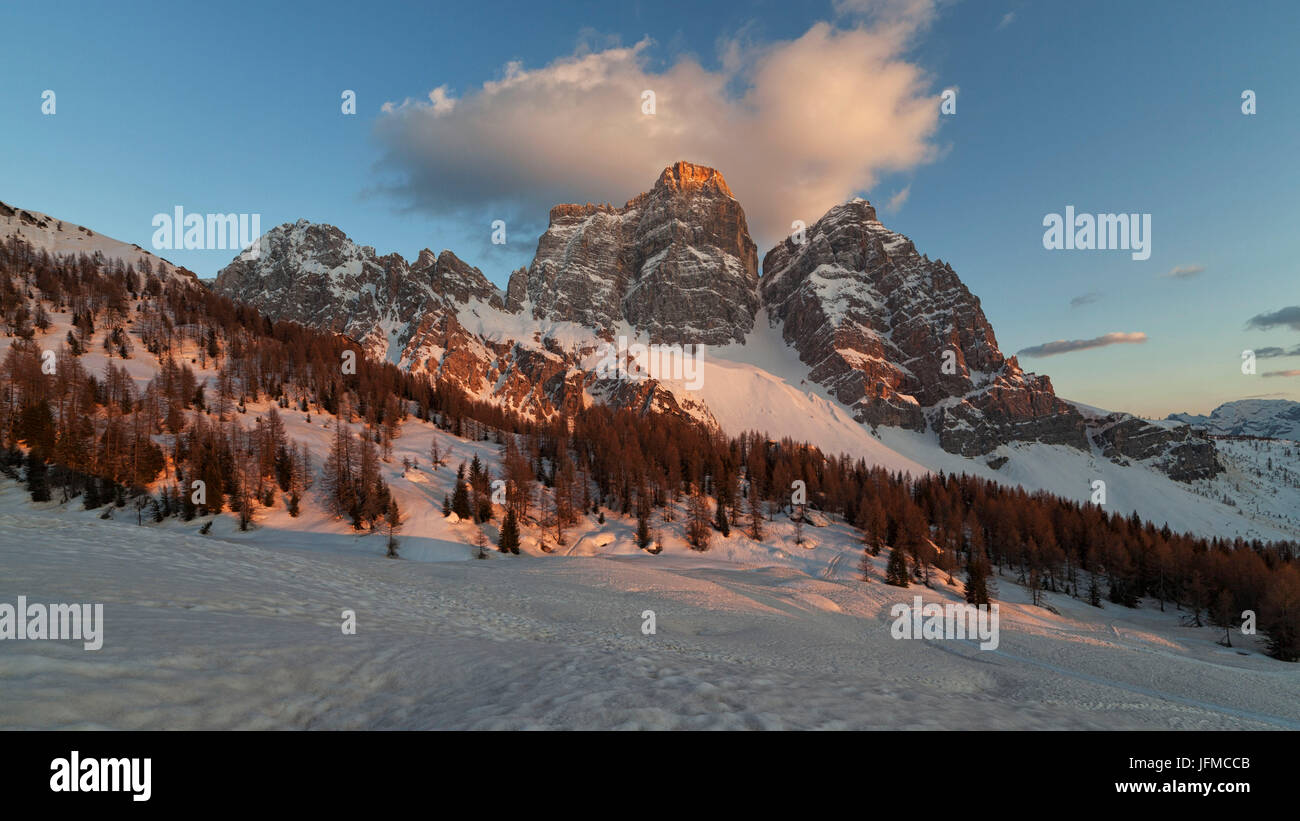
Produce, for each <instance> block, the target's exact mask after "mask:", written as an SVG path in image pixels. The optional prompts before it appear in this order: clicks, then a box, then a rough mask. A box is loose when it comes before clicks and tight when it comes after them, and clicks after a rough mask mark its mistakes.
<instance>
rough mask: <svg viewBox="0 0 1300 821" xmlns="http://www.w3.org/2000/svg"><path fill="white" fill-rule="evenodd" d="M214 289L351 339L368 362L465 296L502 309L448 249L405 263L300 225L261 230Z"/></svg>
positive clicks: (322, 228)
mask: <svg viewBox="0 0 1300 821" xmlns="http://www.w3.org/2000/svg"><path fill="white" fill-rule="evenodd" d="M213 288H214V290H216V291H217V292H218V293H222V294H226V295H227V296H230V297H232V298H235V299H240V300H242V301H244V302H247V303H249V304H251V305H253V306H254V307H256V308H258V309H259V310H261V311H262V312H263V313H265V314H266V315H268V316H270V317H271V318H273V319H288V320H293V321H295V322H301V323H302V324H304V325H311V326H313V327H316V328H323V329H326V330H331V331H336V332H338V333H341V334H345V335H347V336H350V337H352V338H353V339H356V340H358V341H359V342H360V343H361V345H362V347H363V348H364V349H365V351H366V353H367V354H368V355H370V356H372V357H375V358H384V357H388V356H389V355H390V354H396V353H400V352H401V351H402V350H403V349H404V348H405V346H406V345H407V344H408V343H409V341H410V340H411V338H412V336H413V335H414V334H415V332H416V330H418V328H419V327H420V326H421V325H423V324H424V323H426V322H432V321H436V320H437V319H438V318H440V317H442V316H443V315H444V314H446V313H448V312H452V313H454V311H455V309H456V306H457V305H460V304H463V303H465V302H468V301H469V300H471V299H479V300H482V301H484V302H488V303H490V304H493V305H497V306H501V305H503V304H504V301H503V299H502V295H501V293H500V291H499V290H498V289H497V288H496V287H495V286H493V285H492V283H491V282H489V281H488V280H487V278H486V277H484V276H483V274H482V272H480V271H479V270H478V269H477V268H474V267H472V266H470V265H468V264H466V263H465V262H463V261H461V260H460V259H458V258H457V257H456V255H455V254H453V253H451V252H450V251H443V252H442V253H441V254H439V255H437V256H434V254H433V252H432V251H429V250H424V251H421V252H420V254H419V256H418V257H417V258H416V261H415V263H414V264H412V265H408V264H407V262H406V260H404V259H403V258H402V257H401V256H399V255H397V254H389V255H387V256H382V257H381V256H377V255H376V254H375V249H374V248H371V247H369V246H359V245H357V244H356V243H354V242H352V241H351V240H350V239H348V238H347V236H346V235H344V233H343V232H342V231H340V230H339V229H338V228H335V227H334V226H332V225H317V224H314V223H310V222H307V221H306V220H299V221H298V222H296V223H293V224H288V223H286V224H284V225H280V226H278V227H276V228H273V229H271V230H270V231H268V232H267V233H266V234H265V235H263V237H262V238H261V240H260V241H259V242H258V246H257V253H256V254H253V253H252V252H249V251H246V252H244V253H242V254H240V255H239V256H238V257H236V258H235V259H234V261H233V262H231V263H230V264H229V265H227V266H226V267H225V268H223V269H222V270H221V271H220V272H219V273H218V274H217V281H216V283H215V284H214V285H213Z"/></svg>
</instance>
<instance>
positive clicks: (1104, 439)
mask: <svg viewBox="0 0 1300 821" xmlns="http://www.w3.org/2000/svg"><path fill="white" fill-rule="evenodd" d="M1092 438H1093V441H1094V442H1096V443H1097V445H1098V446H1099V447H1100V448H1101V451H1102V455H1104V456H1106V458H1108V459H1112V460H1114V461H1122V460H1124V459H1136V460H1140V461H1145V460H1149V459H1150V460H1155V462H1154V464H1155V465H1156V467H1158V468H1159V469H1160V470H1162V471H1163V472H1164V473H1166V474H1168V475H1169V478H1171V479H1176V480H1178V481H1180V482H1188V481H1192V480H1194V479H1208V478H1211V477H1213V476H1215V475H1217V474H1219V473H1222V472H1223V466H1222V465H1220V464H1219V459H1218V455H1217V453H1216V451H1215V448H1214V443H1213V442H1211V441H1210V440H1209V439H1207V438H1205V437H1204V436H1203V435H1201V434H1199V433H1197V432H1196V431H1193V430H1192V429H1191V427H1189V426H1187V425H1176V426H1172V427H1165V426H1161V425H1153V424H1151V423H1150V422H1147V421H1145V420H1142V419H1138V418H1137V417H1134V416H1130V415H1128V414H1123V413H1112V414H1110V415H1109V416H1107V417H1105V418H1104V420H1102V423H1101V424H1100V425H1099V426H1098V427H1097V430H1096V431H1095V432H1094V433H1093V435H1092Z"/></svg>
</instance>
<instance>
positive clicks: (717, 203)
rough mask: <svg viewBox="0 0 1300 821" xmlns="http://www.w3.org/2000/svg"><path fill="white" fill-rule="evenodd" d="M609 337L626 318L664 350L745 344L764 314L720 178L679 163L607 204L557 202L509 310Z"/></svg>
mask: <svg viewBox="0 0 1300 821" xmlns="http://www.w3.org/2000/svg"><path fill="white" fill-rule="evenodd" d="M525 300H526V301H527V302H528V303H529V304H530V305H531V310H532V314H533V316H534V317H536V318H539V319H541V318H545V319H558V320H568V321H571V322H576V323H578V324H581V325H585V326H587V327H589V328H594V329H596V330H597V331H599V332H601V333H602V335H605V336H608V335H609V334H610V333H611V332H612V330H613V329H614V328H615V327H616V326H617V325H618V324H619V323H620V322H621V321H626V322H627V323H629V324H630V325H631V326H632V327H633V328H635V329H637V330H638V331H642V332H645V333H647V334H648V335H649V336H650V340H651V341H652V342H662V343H665V344H693V343H705V344H715V345H716V344H726V343H728V342H739V341H743V340H744V338H745V334H746V333H748V332H749V330H750V329H751V328H752V327H753V325H754V314H755V312H756V311H757V310H758V303H759V297H758V256H757V253H756V250H755V247H754V242H753V240H751V239H750V237H749V229H748V227H747V226H746V224H745V213H744V211H743V210H742V209H741V207H740V203H738V202H737V201H736V199H735V197H733V196H732V194H731V189H730V188H728V187H727V183H726V181H725V180H723V178H722V175H721V174H719V173H718V172H717V171H715V170H713V169H712V168H706V167H704V166H700V165H692V164H691V163H685V162H679V163H677V164H676V165H673V166H671V167H669V168H666V169H664V171H663V173H662V174H660V175H659V180H658V182H656V183H655V185H654V188H652V189H651V190H650V191H649V192H647V193H645V194H641V195H639V196H637V197H634V198H633V199H631V200H629V201H628V203H627V204H626V205H624V206H623V207H622V208H615V207H613V206H611V205H591V204H587V205H557V206H555V207H554V208H552V209H551V214H550V225H549V226H548V227H547V229H546V233H544V234H543V235H542V237H541V239H540V240H539V241H538V243H537V254H536V256H535V257H534V258H533V262H532V264H531V265H530V266H529V267H528V270H527V272H526V273H525V272H522V271H516V272H515V274H514V275H513V276H512V277H511V278H510V284H509V286H508V288H507V307H508V308H509V309H510V310H516V311H517V310H520V309H521V308H523V307H524V303H525Z"/></svg>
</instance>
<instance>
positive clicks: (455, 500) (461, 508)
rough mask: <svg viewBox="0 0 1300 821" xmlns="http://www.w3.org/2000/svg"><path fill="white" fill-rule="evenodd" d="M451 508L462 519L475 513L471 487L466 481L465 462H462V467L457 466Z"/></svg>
mask: <svg viewBox="0 0 1300 821" xmlns="http://www.w3.org/2000/svg"><path fill="white" fill-rule="evenodd" d="M451 510H452V512H453V513H455V514H456V515H457V516H459V517H460V518H461V519H462V520H465V519H469V518H470V517H471V516H473V515H474V511H473V509H472V508H471V507H470V503H469V488H468V487H467V486H466V483H465V463H464V462H461V463H460V467H458V468H456V488H455V489H454V490H453V491H452V494H451Z"/></svg>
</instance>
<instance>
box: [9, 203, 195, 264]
mask: <svg viewBox="0 0 1300 821" xmlns="http://www.w3.org/2000/svg"><path fill="white" fill-rule="evenodd" d="M14 235H17V236H18V237H20V238H22V239H23V240H24V241H25V242H27V243H28V244H29V245H31V246H32V247H33V248H35V249H37V250H43V251H45V252H47V253H49V254H51V255H54V256H63V255H72V256H76V255H78V254H86V255H87V256H92V257H93V256H94V255H95V254H101V255H103V257H104V258H105V259H110V260H113V259H116V260H121V261H122V262H124V263H128V264H130V265H134V266H135V267H136V268H137V269H140V268H141V267H143V265H144V264H145V263H146V262H147V263H148V264H149V267H150V268H151V269H152V270H153V272H154V273H155V274H158V275H159V276H176V277H182V278H184V279H187V280H190V281H197V280H196V278H195V276H194V274H192V273H190V272H189V271H183V270H182V269H179V268H177V267H176V266H175V265H173V264H172V263H170V262H168V261H167V260H165V259H163V258H162V257H159V256H156V255H155V254H152V253H150V252H149V251H146V250H145V249H144V248H141V247H140V246H139V245H135V244H133V243H126V242H122V241H120V240H116V239H113V238H112V237H107V236H104V235H103V234H100V233H96V232H95V231H92V230H91V229H89V228H86V227H84V226H81V225H76V224H75V223H71V222H64V221H62V220H59V219H57V218H55V217H51V216H49V215H48V214H42V213H41V212H40V211H32V210H29V209H23V208H15V207H13V206H10V205H7V204H5V203H3V202H0V239H4V238H6V237H10V236H14Z"/></svg>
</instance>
